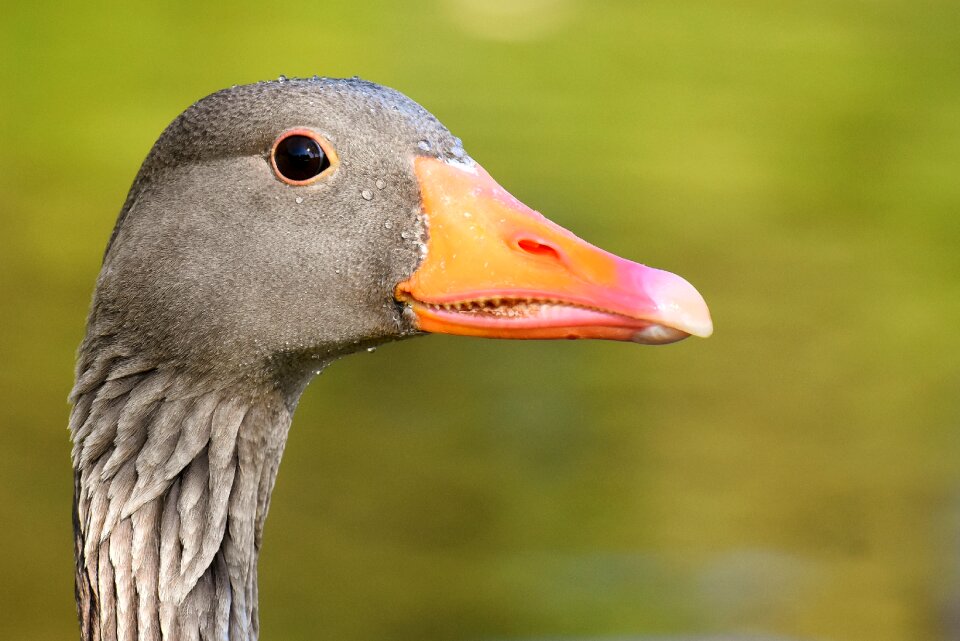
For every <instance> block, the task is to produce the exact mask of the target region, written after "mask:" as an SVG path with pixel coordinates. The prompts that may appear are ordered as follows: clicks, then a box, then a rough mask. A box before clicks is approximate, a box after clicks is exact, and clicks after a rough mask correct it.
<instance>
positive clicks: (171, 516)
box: [70, 359, 299, 641]
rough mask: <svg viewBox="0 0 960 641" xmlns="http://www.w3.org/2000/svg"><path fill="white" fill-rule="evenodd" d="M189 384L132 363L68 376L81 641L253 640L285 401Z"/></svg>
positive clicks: (271, 393) (277, 395)
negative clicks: (71, 387) (73, 379)
mask: <svg viewBox="0 0 960 641" xmlns="http://www.w3.org/2000/svg"><path fill="white" fill-rule="evenodd" d="M191 379H192V380H191ZM201 379H202V377H200V376H189V375H185V374H184V373H183V372H181V371H176V370H173V369H164V368H149V367H145V366H144V365H143V364H142V363H140V364H138V363H136V362H134V361H133V359H106V363H104V361H103V359H99V360H98V361H97V362H94V363H93V364H92V365H91V366H90V367H89V368H87V370H86V371H81V372H80V376H79V377H78V381H77V386H76V388H75V389H74V393H73V401H74V409H73V414H72V415H71V419H70V429H71V432H72V434H73V441H74V448H73V465H74V478H75V490H74V536H75V543H76V558H77V577H76V590H77V603H78V608H79V616H80V625H81V634H82V639H83V640H84V641H93V640H97V641H115V640H116V641H121V640H123V641H127V640H138V641H146V640H151V641H161V640H163V641H172V640H175V639H176V640H190V639H197V640H200V639H210V640H211V641H212V640H214V639H216V640H218V641H224V640H229V641H253V640H255V639H256V638H257V636H258V631H259V624H258V620H257V557H258V554H259V550H260V544H261V535H262V532H263V523H264V519H265V518H266V514H267V508H268V506H269V502H270V493H271V490H272V489H273V484H274V480H275V479H276V474H277V467H278V466H279V464H280V457H281V454H282V453H283V446H284V443H285V442H286V438H287V431H288V429H289V426H290V419H291V415H292V412H293V407H292V405H293V404H294V403H295V399H294V400H293V401H291V400H290V398H289V397H288V396H285V395H284V394H283V393H281V391H279V390H278V389H276V388H273V389H265V388H264V386H250V385H245V386H240V385H235V386H222V387H220V388H212V386H210V385H207V386H206V389H205V388H203V387H199V386H197V385H196V384H195V381H196V380H201ZM251 388H253V389H251ZM241 390H242V391H241ZM297 392H299V390H297Z"/></svg>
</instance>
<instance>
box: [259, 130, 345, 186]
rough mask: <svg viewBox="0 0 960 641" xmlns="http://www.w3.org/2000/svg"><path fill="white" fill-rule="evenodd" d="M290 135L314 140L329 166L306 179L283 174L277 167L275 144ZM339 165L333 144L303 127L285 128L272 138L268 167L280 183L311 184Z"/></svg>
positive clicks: (330, 172)
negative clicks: (292, 177) (297, 178)
mask: <svg viewBox="0 0 960 641" xmlns="http://www.w3.org/2000/svg"><path fill="white" fill-rule="evenodd" d="M290 136H305V137H307V138H311V139H313V140H314V141H316V143H317V144H318V145H320V149H322V150H323V153H325V154H326V155H327V162H329V163H330V166H329V167H327V168H326V169H324V170H323V171H321V172H320V173H319V174H317V175H316V176H312V177H310V178H308V179H306V180H291V179H290V178H287V177H286V176H284V175H283V174H282V173H281V172H280V169H279V168H278V167H277V146H278V145H279V144H280V143H281V142H283V141H284V140H286V139H287V138H289V137H290ZM339 165H340V157H339V156H338V155H337V150H336V149H335V148H334V146H333V144H332V143H331V142H330V141H329V140H327V139H326V138H324V137H323V136H321V135H320V134H318V133H317V132H315V131H313V130H312V129H307V128H305V127H294V128H293V129H287V130H286V131H284V132H283V133H282V134H280V135H279V136H277V139H276V140H274V141H273V144H272V145H271V146H270V167H271V168H272V169H273V173H274V175H275V176H276V177H277V179H278V180H279V181H280V182H282V183H286V184H287V185H293V186H295V187H300V186H303V185H311V184H313V183H315V182H317V181H318V180H320V179H321V178H325V177H326V176H329V175H330V174H332V173H333V172H334V171H335V170H336V168H337V167H338V166H339Z"/></svg>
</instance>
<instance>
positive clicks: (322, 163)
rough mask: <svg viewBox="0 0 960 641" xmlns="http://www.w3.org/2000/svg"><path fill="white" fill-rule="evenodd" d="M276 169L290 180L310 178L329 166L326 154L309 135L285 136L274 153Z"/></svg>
mask: <svg viewBox="0 0 960 641" xmlns="http://www.w3.org/2000/svg"><path fill="white" fill-rule="evenodd" d="M274 160H275V161H276V163H277V170H279V171H280V173H281V174H283V177H284V178H288V179H290V180H310V179H311V178H313V177H314V176H316V175H317V174H319V173H320V172H322V171H323V170H324V169H326V168H327V167H329V166H330V161H329V160H328V159H327V154H325V153H323V148H322V147H321V146H320V144H319V143H318V142H317V141H316V140H314V139H313V138H311V137H310V136H296V135H295V136H287V137H286V138H284V139H283V140H281V141H280V143H279V144H277V151H276V152H275V153H274Z"/></svg>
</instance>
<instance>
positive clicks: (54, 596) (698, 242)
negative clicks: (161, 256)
mask: <svg viewBox="0 0 960 641" xmlns="http://www.w3.org/2000/svg"><path fill="white" fill-rule="evenodd" d="M0 59H2V61H3V62H2V65H0V81H2V82H0V134H2V152H0V301H2V314H0V637H2V638H4V639H16V640H23V641H40V640H54V639H57V640H59V639H69V638H74V637H75V635H76V631H75V615H74V610H73V603H72V600H73V595H72V591H73V587H72V581H73V578H72V541H71V528H70V494H71V486H72V481H71V473H70V465H69V459H68V452H69V444H68V436H67V432H66V420H67V415H68V409H69V408H68V406H67V404H66V396H67V392H68V390H69V388H70V385H71V381H72V366H73V364H72V361H73V353H74V348H75V346H76V344H77V343H78V341H79V339H80V337H81V334H82V331H83V324H84V317H85V313H86V309H87V304H88V301H89V297H90V292H91V287H92V284H93V282H94V278H95V276H96V273H97V270H98V267H99V261H100V256H101V252H102V250H103V247H104V244H105V242H106V240H107V238H108V236H109V233H110V230H111V228H112V225H113V222H114V219H115V216H116V213H117V211H118V210H119V207H120V205H121V203H122V202H123V199H124V196H125V193H126V190H127V188H128V186H129V184H130V182H131V181H132V179H133V176H134V174H135V172H136V170H137V168H138V166H139V164H140V161H141V160H142V159H143V157H144V156H145V155H146V153H147V151H148V150H149V148H150V146H151V144H152V143H153V141H154V140H155V138H156V136H157V135H158V134H159V133H160V131H161V130H162V129H163V127H164V126H166V124H167V123H168V122H169V121H170V120H171V119H173V118H174V117H175V116H176V115H177V114H178V113H179V112H180V111H181V110H182V109H183V108H185V107H186V106H187V105H189V104H190V103H191V102H192V101H194V100H196V99H198V98H200V97H201V96H203V95H205V94H207V93H210V92H212V91H214V90H216V89H219V88H222V87H224V86H228V85H230V84H234V83H244V82H251V81H256V80H260V79H267V78H276V77H277V76H278V75H280V74H286V75H288V76H295V75H301V76H303V75H306V76H309V75H313V74H315V73H316V74H321V75H331V76H349V75H354V74H359V75H361V76H363V77H364V78H368V79H371V80H375V81H378V82H382V83H385V84H389V85H391V86H394V87H396V88H398V89H400V90H402V91H404V92H405V93H407V94H408V95H410V96H411V97H413V98H414V99H416V100H417V101H419V102H421V103H422V104H423V105H425V106H426V107H427V108H428V109H430V110H431V111H432V112H433V113H435V114H436V115H437V116H438V117H439V118H440V119H441V120H442V121H443V122H444V123H445V124H446V125H447V126H448V127H450V128H451V129H452V130H453V131H454V133H456V134H457V135H459V136H460V137H462V138H463V140H464V144H465V145H466V148H467V150H468V151H469V152H470V153H471V154H472V155H473V156H474V158H476V159H477V160H478V161H479V162H480V163H482V164H483V165H484V166H485V167H486V168H487V169H488V170H489V171H490V172H491V173H492V174H493V175H494V176H495V177H496V178H497V179H498V180H499V181H500V182H501V183H502V184H503V185H504V186H505V187H506V188H507V189H509V190H511V191H512V192H513V193H514V194H515V195H516V196H518V197H519V198H521V199H522V200H524V201H525V202H527V203H528V204H530V205H531V206H533V207H535V208H537V209H539V210H541V211H543V212H544V213H546V214H547V215H548V216H550V217H552V218H553V219H554V220H556V221H557V222H559V223H561V224H563V225H565V226H567V227H569V228H570V229H572V230H574V231H575V232H577V233H578V234H579V235H581V236H582V237H584V238H586V239H588V240H590V241H591V242H594V243H596V244H598V245H601V246H603V247H604V248H606V249H609V250H610V251H613V252H616V253H618V254H621V255H624V256H626V257H629V258H632V259H634V260H638V261H640V262H645V263H649V264H651V265H655V266H658V267H662V268H665V269H670V270H672V271H675V272H677V273H680V274H682V275H684V276H686V277H687V278H688V279H689V280H691V281H692V282H693V283H694V284H695V285H696V286H697V287H698V288H699V289H700V290H701V292H703V294H704V296H705V297H706V298H707V300H708V302H709V303H710V305H711V308H712V310H713V313H714V319H715V321H716V334H715V336H714V337H713V338H710V339H709V340H706V341H704V340H696V339H691V340H688V341H685V342H683V343H680V344H677V345H672V346H667V347H660V348H644V347H639V346H636V345H631V344H614V343H602V342H593V343H590V342H580V343H570V342H556V343H550V342H544V343H537V342H528V343H521V342H494V341H480V340H472V339H465V338H453V337H437V336H434V337H429V338H422V339H417V340H414V341H408V342H406V343H404V344H397V345H389V346H385V347H383V348H381V349H380V350H378V351H377V352H376V353H374V354H366V353H364V354H361V355H358V356H354V357H351V358H349V359H346V360H344V361H342V362H340V363H337V364H336V365H334V366H333V367H331V368H330V369H329V370H327V371H326V372H325V373H324V374H323V375H322V376H321V377H320V378H319V379H317V380H316V381H315V382H314V383H313V384H312V385H311V386H310V388H309V389H308V390H307V393H306V394H305V396H304V398H303V402H302V404H301V408H300V411H299V413H298V415H297V417H296V420H295V422H294V426H293V430H292V432H291V436H290V442H289V445H288V448H287V455H286V459H285V461H284V465H283V467H282V468H281V472H280V478H279V482H278V484H277V489H276V493H275V496H274V500H273V508H272V513H271V517H270V519H269V520H268V522H267V531H266V536H265V548H264V552H263V557H262V562H261V601H262V603H261V606H262V607H261V611H262V613H263V614H262V627H263V636H264V638H265V639H268V640H269V639H291V640H307V639H310V640H313V639H344V640H348V641H374V640H384V639H391V640H399V641H405V640H414V639H416V640H421V641H422V640H428V641H430V640H436V641H459V640H483V639H530V638H541V639H542V638H548V637H604V636H610V637H613V636H627V635H654V634H693V633H710V632H718V631H740V632H763V633H769V634H779V635H785V636H791V637H794V636H795V637H799V638H803V639H821V640H838V641H899V640H903V641H912V640H925V639H956V638H960V437H958V427H960V393H958V392H960V336H958V333H957V329H958V327H960V322H958V321H960V4H958V3H957V2H956V0H941V1H936V0H874V1H866V0H789V1H787V0H785V1H783V2H762V1H760V0H756V1H749V0H739V1H735V0H700V1H692V2H678V1H677V0H662V1H660V0H657V1H649V2H607V1H601V2H586V0H566V1H563V0H513V1H512V2H506V1H505V0H497V1H488V2H483V1H481V0H476V1H473V0H435V1H432V2H386V1H383V2H375V3H360V2H342V3H335V2H310V3H277V5H276V7H271V6H269V3H264V2H252V1H235V2H230V3H206V2H199V1H194V2H172V3H156V4H153V5H137V4H135V3H127V2H112V3H79V2H66V3H58V2H33V3H26V2H22V3H17V4H13V3H8V4H7V5H5V7H4V9H3V17H2V19H0Z"/></svg>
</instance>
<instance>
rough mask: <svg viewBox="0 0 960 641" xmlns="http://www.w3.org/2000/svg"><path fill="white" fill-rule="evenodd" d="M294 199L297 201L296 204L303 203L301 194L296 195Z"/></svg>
mask: <svg viewBox="0 0 960 641" xmlns="http://www.w3.org/2000/svg"><path fill="white" fill-rule="evenodd" d="M295 200H296V201H297V204H298V205H300V204H303V196H297V197H296V198H295Z"/></svg>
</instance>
